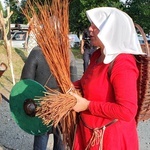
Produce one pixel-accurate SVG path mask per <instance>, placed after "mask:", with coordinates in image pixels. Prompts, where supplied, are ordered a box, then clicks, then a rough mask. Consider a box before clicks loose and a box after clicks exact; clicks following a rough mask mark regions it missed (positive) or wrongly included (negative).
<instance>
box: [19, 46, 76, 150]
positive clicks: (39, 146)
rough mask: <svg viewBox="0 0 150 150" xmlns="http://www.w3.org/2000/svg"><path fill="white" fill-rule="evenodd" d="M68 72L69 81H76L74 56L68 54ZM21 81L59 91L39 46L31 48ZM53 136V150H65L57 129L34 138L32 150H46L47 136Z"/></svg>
mask: <svg viewBox="0 0 150 150" xmlns="http://www.w3.org/2000/svg"><path fill="white" fill-rule="evenodd" d="M70 55H71V58H70V60H71V61H70V72H71V77H70V78H71V81H72V82H73V81H76V80H77V68H76V62H75V58H74V55H73V54H72V52H70ZM21 79H32V80H35V81H37V82H39V83H40V84H41V85H43V86H47V87H49V88H51V89H55V90H60V89H59V86H58V84H57V81H56V79H55V78H54V76H53V75H52V73H51V71H50V69H49V66H48V64H47V62H46V60H45V57H44V55H43V53H42V50H41V49H40V47H39V46H37V47H35V48H33V50H32V51H31V52H30V54H29V56H28V58H27V60H26V61H25V65H24V67H23V70H22V74H21ZM51 133H52V134H53V135H54V136H53V137H54V145H53V150H65V147H64V145H63V142H62V139H61V132H60V129H59V127H58V126H57V127H56V128H53V129H52V131H49V132H48V133H45V134H44V135H40V136H34V145H33V150H46V147H47V142H48V139H49V134H51Z"/></svg>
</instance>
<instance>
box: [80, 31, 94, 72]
mask: <svg viewBox="0 0 150 150" xmlns="http://www.w3.org/2000/svg"><path fill="white" fill-rule="evenodd" d="M95 50H96V47H95V46H93V45H92V44H91V41H90V33H89V30H88V29H85V30H84V31H83V34H82V40H81V54H82V55H83V71H84V72H85V70H86V69H87V67H88V65H89V61H90V57H91V56H92V54H93V52H94V51H95Z"/></svg>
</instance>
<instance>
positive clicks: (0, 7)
mask: <svg viewBox="0 0 150 150" xmlns="http://www.w3.org/2000/svg"><path fill="white" fill-rule="evenodd" d="M1 10H2V11H3V6H2V3H1V2H0V11H1Z"/></svg>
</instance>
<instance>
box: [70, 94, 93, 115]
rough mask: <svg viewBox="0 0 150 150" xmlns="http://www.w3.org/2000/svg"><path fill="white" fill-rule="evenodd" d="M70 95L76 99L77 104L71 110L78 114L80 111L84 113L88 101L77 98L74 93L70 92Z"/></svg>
mask: <svg viewBox="0 0 150 150" xmlns="http://www.w3.org/2000/svg"><path fill="white" fill-rule="evenodd" d="M70 94H71V95H72V96H74V97H75V98H76V99H77V103H76V105H75V106H74V107H73V110H74V111H76V112H80V111H84V110H87V109H88V106H89V103H90V101H88V100H87V99H85V98H83V97H81V96H79V95H78V94H76V93H73V92H70Z"/></svg>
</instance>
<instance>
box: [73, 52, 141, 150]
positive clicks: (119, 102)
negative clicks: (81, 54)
mask: <svg viewBox="0 0 150 150" xmlns="http://www.w3.org/2000/svg"><path fill="white" fill-rule="evenodd" d="M99 56H100V51H99V50H97V51H96V52H95V53H94V54H93V55H92V58H91V61H90V65H89V67H88V69H87V71H86V72H85V73H84V75H83V77H82V78H81V80H79V81H77V82H75V83H74V85H75V86H76V87H80V88H82V90H83V96H84V97H85V98H86V99H88V100H90V101H91V102H90V105H89V110H86V111H83V112H80V116H81V118H82V119H80V121H79V124H78V126H77V130H76V134H75V140H74V150H85V149H86V148H87V145H88V144H89V143H90V140H91V137H92V135H93V130H92V129H95V128H100V127H103V126H105V125H106V124H108V123H110V122H112V121H113V120H114V119H117V120H118V121H117V122H115V123H112V124H111V125H109V126H107V127H106V129H105V131H104V132H103V135H102V137H103V139H102V138H99V139H98V138H97V139H98V140H96V139H95V140H92V142H91V143H90V146H89V147H88V148H87V149H88V150H89V149H90V150H99V149H100V148H99V147H100V145H101V146H102V150H138V149H139V148H138V147H139V146H138V135H137V129H136V121H135V116H136V113H137V107H138V106H137V78H138V75H139V72H138V69H137V66H136V61H135V58H134V56H133V55H130V54H120V55H118V56H117V58H116V59H115V61H114V63H113V67H112V70H111V73H110V74H109V73H108V72H109V71H108V70H109V64H104V63H97V62H96V60H97V59H98V57H99ZM94 131H95V130H94ZM98 131H99V132H98V134H97V137H98V135H99V134H100V133H101V131H102V130H98ZM100 139H101V140H102V141H101V144H100Z"/></svg>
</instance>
